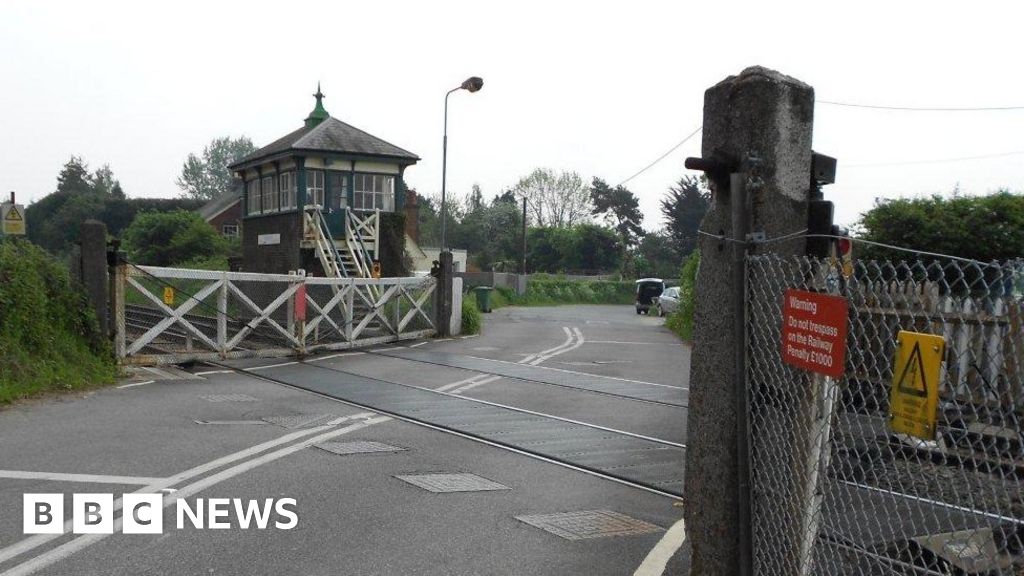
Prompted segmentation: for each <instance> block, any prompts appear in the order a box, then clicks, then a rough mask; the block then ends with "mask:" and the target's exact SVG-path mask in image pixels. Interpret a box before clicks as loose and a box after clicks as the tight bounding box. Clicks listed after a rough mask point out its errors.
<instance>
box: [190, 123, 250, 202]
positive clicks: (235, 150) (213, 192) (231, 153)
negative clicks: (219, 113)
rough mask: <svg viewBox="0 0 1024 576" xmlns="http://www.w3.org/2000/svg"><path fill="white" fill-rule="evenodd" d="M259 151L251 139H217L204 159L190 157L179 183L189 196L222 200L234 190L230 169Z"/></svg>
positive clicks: (208, 146) (192, 155) (204, 154)
mask: <svg viewBox="0 0 1024 576" xmlns="http://www.w3.org/2000/svg"><path fill="white" fill-rule="evenodd" d="M255 151H256V146H255V145H254V144H253V143H252V140H250V139H249V138H248V137H247V136H241V137H239V138H231V137H230V136H225V137H222V138H215V139H214V140H213V141H211V142H210V143H209V144H207V145H206V147H204V148H203V152H202V155H201V156H196V155H195V154H189V155H188V158H187V159H186V160H185V163H184V164H183V165H182V167H181V175H180V176H179V177H178V180H177V184H178V187H179V188H181V189H182V190H183V191H184V193H185V195H186V196H189V197H190V198H198V199H202V200H213V199H214V198H219V197H220V196H223V195H224V194H226V193H228V192H229V191H230V190H231V186H232V183H233V180H234V177H233V176H232V174H231V171H230V170H228V166H229V165H230V164H232V163H234V162H237V161H238V160H241V159H242V158H243V157H245V156H246V155H247V154H251V153H252V152H255Z"/></svg>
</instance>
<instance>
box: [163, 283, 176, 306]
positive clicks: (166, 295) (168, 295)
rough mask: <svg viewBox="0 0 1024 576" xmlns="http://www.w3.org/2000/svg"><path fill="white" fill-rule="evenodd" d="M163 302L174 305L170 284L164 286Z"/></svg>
mask: <svg viewBox="0 0 1024 576" xmlns="http://www.w3.org/2000/svg"><path fill="white" fill-rule="evenodd" d="M164 304H167V305H168V306H174V288H173V287H171V286H164Z"/></svg>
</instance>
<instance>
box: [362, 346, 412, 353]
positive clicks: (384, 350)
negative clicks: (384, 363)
mask: <svg viewBox="0 0 1024 576" xmlns="http://www.w3.org/2000/svg"><path fill="white" fill-rule="evenodd" d="M395 348H405V346H388V347H387V348H373V349H372V350H370V352H387V351H389V350H394V349H395Z"/></svg>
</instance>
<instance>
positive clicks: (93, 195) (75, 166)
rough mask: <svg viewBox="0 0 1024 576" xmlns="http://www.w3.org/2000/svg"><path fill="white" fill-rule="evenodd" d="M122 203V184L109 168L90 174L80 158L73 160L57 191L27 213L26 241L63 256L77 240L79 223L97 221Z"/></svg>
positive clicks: (62, 173)
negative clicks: (108, 207)
mask: <svg viewBox="0 0 1024 576" xmlns="http://www.w3.org/2000/svg"><path fill="white" fill-rule="evenodd" d="M123 199H124V191H123V190H122V189H121V183H120V182H118V181H117V179H116V178H114V173H113V170H111V169H110V166H109V165H104V166H103V167H101V168H99V169H98V170H96V172H94V173H90V172H89V165H88V164H86V162H85V161H84V160H82V158H81V157H79V156H72V157H71V158H70V159H69V160H68V161H67V162H66V163H65V164H64V166H63V167H62V168H61V171H60V174H58V175H57V189H56V190H55V191H54V192H52V193H51V194H47V195H46V196H44V197H43V198H40V199H39V200H37V201H36V202H33V203H32V204H31V205H29V207H28V209H27V210H26V212H27V214H26V219H27V220H28V231H27V232H28V237H29V240H31V241H32V242H34V243H36V244H38V245H39V246H42V247H43V248H45V249H47V250H49V251H50V252H52V253H54V254H62V253H64V252H66V251H68V250H69V249H70V248H71V246H72V244H73V243H74V242H75V241H76V240H78V230H79V226H80V225H81V223H82V221H84V220H86V219H89V218H100V216H101V214H102V213H103V211H104V208H105V207H106V205H107V204H108V203H110V202H112V201H123Z"/></svg>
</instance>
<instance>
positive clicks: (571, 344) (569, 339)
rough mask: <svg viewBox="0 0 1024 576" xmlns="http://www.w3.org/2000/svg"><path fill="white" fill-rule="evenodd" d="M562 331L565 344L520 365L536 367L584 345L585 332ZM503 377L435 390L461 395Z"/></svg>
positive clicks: (482, 376) (475, 379)
mask: <svg viewBox="0 0 1024 576" xmlns="http://www.w3.org/2000/svg"><path fill="white" fill-rule="evenodd" d="M562 330H564V331H565V342H562V343H561V344H559V345H558V346H555V347H554V348H548V349H547V350H544V351H542V352H538V353H536V354H530V355H529V356H526V357H525V358H523V359H522V360H520V361H519V364H528V365H531V366H536V365H537V364H540V363H541V362H543V361H545V360H548V359H551V358H554V357H555V356H558V355H559V354H564V353H566V352H569V351H572V350H575V349H577V348H579V347H580V346H582V345H583V343H584V339H583V332H581V331H580V329H579V328H576V327H573V328H572V329H570V328H569V327H568V326H562ZM498 362H500V360H498ZM503 377H504V376H500V375H498V374H477V375H476V376H472V377H470V378H466V379H464V380H459V381H458V382H452V383H450V384H445V385H444V386H439V387H437V388H434V391H435V392H445V393H449V394H461V393H463V392H465V391H467V390H472V389H473V388H476V387H477V386H482V385H484V384H489V383H491V382H494V381H496V380H501V379H502V378H503Z"/></svg>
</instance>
